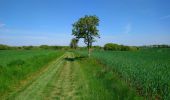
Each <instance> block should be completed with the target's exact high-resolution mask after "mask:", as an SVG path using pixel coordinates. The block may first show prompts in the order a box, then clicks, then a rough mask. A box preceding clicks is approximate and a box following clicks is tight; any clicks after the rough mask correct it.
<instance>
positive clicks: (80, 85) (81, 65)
mask: <svg viewBox="0 0 170 100" xmlns="http://www.w3.org/2000/svg"><path fill="white" fill-rule="evenodd" d="M108 70H109V69H107V67H105V66H103V65H101V64H100V62H98V61H96V60H95V59H92V58H90V59H89V58H88V57H84V56H81V55H75V54H74V53H72V52H67V53H65V54H64V55H63V56H61V57H59V58H58V59H56V60H54V61H53V62H51V63H49V65H48V66H47V67H46V69H44V70H42V71H41V72H42V73H41V74H39V75H38V76H35V77H34V79H32V77H31V78H30V79H29V81H32V80H33V81H32V82H31V83H29V84H28V85H25V86H23V87H22V88H21V89H19V90H18V91H14V92H13V93H11V94H10V95H8V96H7V97H5V99H6V98H7V99H9V100H20V99H22V100H30V98H31V99H32V100H53V99H54V100H56V99H62V100H82V99H83V100H94V99H97V100H113V99H116V100H118V99H121V100H122V99H126V100H135V99H138V100H140V99H142V97H140V96H138V95H137V94H136V93H135V91H134V90H133V89H130V88H129V87H128V85H127V84H126V83H125V82H124V81H122V80H120V79H119V78H118V77H117V76H116V74H115V73H114V72H111V73H108Z"/></svg>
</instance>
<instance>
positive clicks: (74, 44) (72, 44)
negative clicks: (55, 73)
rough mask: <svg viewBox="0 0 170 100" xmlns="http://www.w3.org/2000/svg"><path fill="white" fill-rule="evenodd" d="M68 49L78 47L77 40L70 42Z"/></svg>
mask: <svg viewBox="0 0 170 100" xmlns="http://www.w3.org/2000/svg"><path fill="white" fill-rule="evenodd" d="M70 47H71V48H74V49H76V48H77V47H78V39H76V38H73V39H72V40H71V43H70Z"/></svg>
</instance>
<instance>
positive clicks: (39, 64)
mask: <svg viewBox="0 0 170 100" xmlns="http://www.w3.org/2000/svg"><path fill="white" fill-rule="evenodd" d="M169 70H170V49H142V50H139V51H103V50H94V51H93V52H92V55H91V57H90V58H88V57H87V51H85V50H74V51H72V52H68V51H62V50H1V51H0V98H1V99H2V100H6V99H8V100H21V99H22V100H30V99H31V100H56V99H62V100H63V99H64V100H82V99H83V100H143V99H158V100H161V99H164V100H168V98H170V78H169V76H170V72H169Z"/></svg>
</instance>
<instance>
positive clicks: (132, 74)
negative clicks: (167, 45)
mask: <svg viewBox="0 0 170 100" xmlns="http://www.w3.org/2000/svg"><path fill="white" fill-rule="evenodd" d="M79 53H80V54H82V55H87V54H86V53H87V52H86V51H81V52H79ZM92 56H93V57H94V58H95V59H97V60H98V61H100V62H101V63H102V64H104V65H105V66H108V67H109V68H110V69H111V70H113V71H114V72H116V73H117V74H118V75H119V77H120V78H122V79H123V80H125V81H126V82H127V83H128V84H129V85H130V86H131V87H135V88H136V90H137V92H138V93H139V94H140V95H143V96H145V97H147V98H148V99H151V98H152V99H156V98H157V99H168V98H170V77H169V76H170V49H143V50H140V51H135V52H133V51H124V52H123V51H94V52H93V53H92Z"/></svg>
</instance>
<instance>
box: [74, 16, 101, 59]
mask: <svg viewBox="0 0 170 100" xmlns="http://www.w3.org/2000/svg"><path fill="white" fill-rule="evenodd" d="M97 26H99V18H98V17H97V16H87V15H86V16H84V17H82V18H80V19H79V20H78V21H77V22H75V23H74V24H73V29H72V35H74V36H75V37H76V38H77V39H80V38H83V39H84V43H85V44H86V45H87V47H88V54H89V56H90V48H91V47H92V43H93V42H95V37H98V38H99V30H98V29H97Z"/></svg>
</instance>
